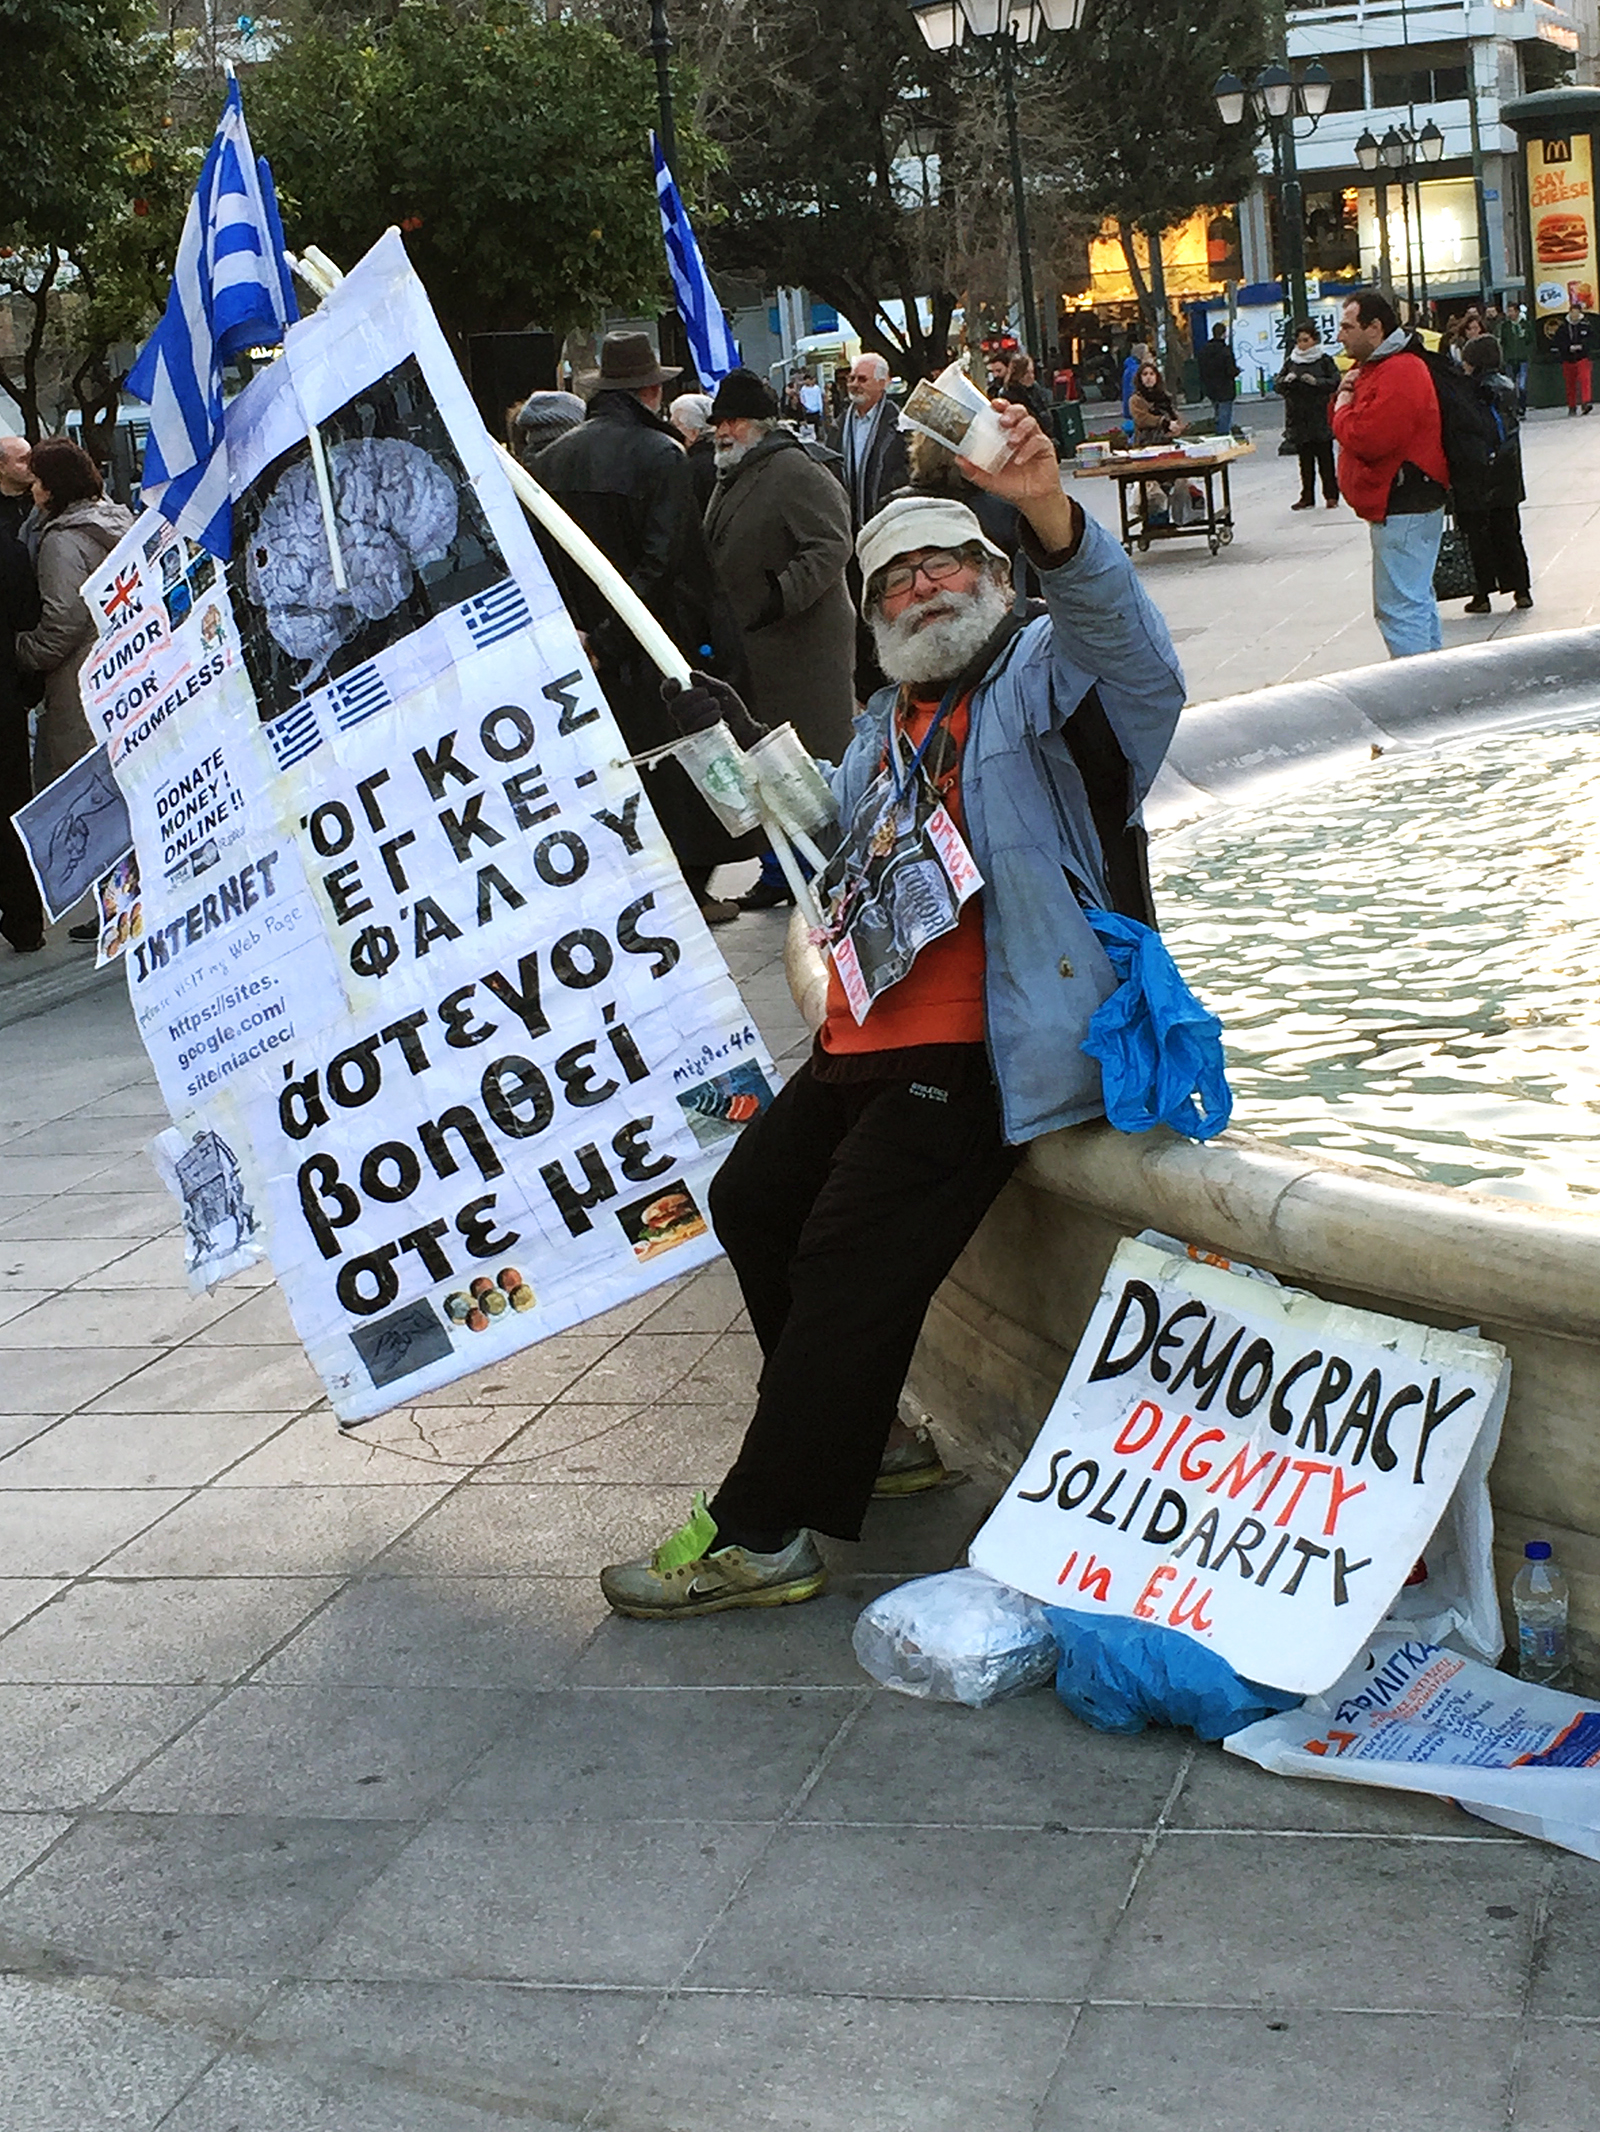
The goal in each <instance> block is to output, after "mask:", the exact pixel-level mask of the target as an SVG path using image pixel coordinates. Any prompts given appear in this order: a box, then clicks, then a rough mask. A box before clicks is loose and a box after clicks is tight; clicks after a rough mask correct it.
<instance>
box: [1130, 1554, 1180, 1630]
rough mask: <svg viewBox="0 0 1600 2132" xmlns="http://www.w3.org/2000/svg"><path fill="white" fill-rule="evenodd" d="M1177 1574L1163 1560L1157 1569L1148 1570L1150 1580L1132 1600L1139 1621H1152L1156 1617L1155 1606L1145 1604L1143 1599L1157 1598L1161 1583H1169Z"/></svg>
mask: <svg viewBox="0 0 1600 2132" xmlns="http://www.w3.org/2000/svg"><path fill="white" fill-rule="evenodd" d="M1177 1574H1178V1572H1177V1571H1176V1570H1175V1569H1174V1568H1173V1566H1172V1564H1171V1563H1170V1562H1163V1563H1162V1565H1161V1567H1160V1568H1159V1569H1153V1570H1152V1571H1151V1572H1150V1582H1149V1583H1148V1584H1147V1585H1146V1586H1145V1588H1144V1590H1143V1591H1142V1592H1141V1593H1140V1594H1139V1596H1138V1598H1137V1599H1135V1601H1134V1602H1133V1611H1134V1612H1135V1613H1136V1614H1137V1615H1138V1617H1139V1619H1140V1620H1141V1621H1154V1620H1155V1619H1156V1618H1157V1616H1156V1610H1155V1608H1154V1607H1153V1606H1146V1605H1145V1601H1146V1600H1147V1599H1159V1598H1160V1597H1161V1587H1162V1585H1163V1584H1170V1583H1171V1582H1172V1580H1173V1579H1174V1578H1175V1577H1176V1576H1177Z"/></svg>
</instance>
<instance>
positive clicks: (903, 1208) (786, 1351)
mask: <svg viewBox="0 0 1600 2132" xmlns="http://www.w3.org/2000/svg"><path fill="white" fill-rule="evenodd" d="M999 416H1000V421H1001V423H1002V425H1003V426H1004V428H1005V429H1006V431H1007V433H1008V437H1009V440H1010V443H1011V446H1012V450H1011V454H1010V457H1009V458H1008V459H1007V460H1006V462H1005V463H1004V464H1003V465H1002V466H1001V467H1000V468H999V469H998V470H997V471H996V472H994V473H984V472H983V471H982V470H981V469H980V468H978V467H977V466H975V465H973V464H972V463H971V462H970V461H967V460H963V461H962V462H961V470H962V472H963V473H964V474H965V475H966V476H967V478H968V479H969V480H970V481H972V482H974V483H976V484H977V485H978V486H979V487H980V488H985V489H988V490H990V491H991V492H992V493H993V494H995V495H997V496H1000V497H1002V498H1005V499H1007V500H1008V501H1010V502H1012V503H1013V504H1015V505H1016V506H1017V509H1018V511H1019V512H1020V514H1021V520H1022V527H1023V534H1022V539H1023V546H1024V549H1025V551H1026V553H1027V554H1028V557H1029V560H1030V561H1031V562H1032V564H1033V566H1034V568H1035V570H1036V571H1037V572H1038V575H1039V581H1040V584H1041V586H1042V588H1043V592H1044V612H1043V613H1042V614H1037V615H1035V616H1034V617H1032V618H1030V617H1028V616H1023V615H1017V614H1015V613H1014V612H1013V610H1012V594H1011V584H1010V572H1009V568H1008V566H1007V563H1006V560H1005V557H1004V556H1003V555H1002V554H1001V553H1000V552H999V550H998V549H996V548H994V547H993V546H992V545H991V544H990V543H989V542H988V541H987V540H986V539H985V538H984V535H983V531H982V529H981V527H980V526H979V524H978V521H977V519H976V518H975V517H974V516H973V514H972V513H971V512H970V511H969V510H968V509H967V508H966V507H965V505H963V504H961V503H959V502H955V501H953V500H951V499H948V498H945V497H938V496H906V497H900V498H897V499H896V500H895V501H893V502H891V503H889V504H888V505H886V506H885V508H884V509H883V510H882V511H881V512H879V514H878V515H877V516H876V517H875V518H874V519H872V520H870V521H869V522H868V524H867V525H865V526H864V527H863V528H862V530H861V534H860V537H859V539H858V541H857V544H856V547H857V554H858V557H859V559H860V563H861V569H862V574H863V578H864V581H865V594H864V602H865V607H866V611H867V613H868V615H869V617H870V619H871V622H872V627H873V632H874V635H875V637H876V640H877V650H878V656H879V658H880V660H881V661H882V663H883V667H884V670H885V672H886V673H887V674H888V675H889V676H890V677H891V684H892V685H891V686H890V687H888V688H886V689H883V690H881V691H880V692H879V693H878V694H877V695H876V696H874V698H873V699H872V701H871V703H870V704H869V705H868V706H867V710H866V712H865V713H864V715H863V716H862V717H861V718H860V719H859V720H858V721H857V727H856V737H855V739H854V740H853V742H852V743H851V746H850V748H849V750H848V752H847V753H846V755H845V758H844V761H843V763H842V764H841V765H840V766H839V768H838V770H837V771H835V772H834V773H833V784H834V791H835V795H836V797H837V799H838V802H839V816H840V820H841V822H842V823H844V824H846V825H847V826H846V829H845V845H844V847H843V849H842V851H841V853H840V855H838V857H836V859H835V862H834V866H833V867H831V868H830V879H831V878H833V877H834V876H835V875H836V874H838V875H839V876H840V877H841V878H843V879H844V880H845V881H846V882H849V881H850V880H852V879H859V878H861V877H862V876H864V874H865V871H866V869H867V867H868V865H869V864H870V862H871V858H872V856H873V854H874V853H879V852H881V851H882V850H883V849H884V848H885V846H886V842H893V841H894V839H895V835H896V834H897V832H896V830H895V829H894V828H893V827H892V826H891V823H893V822H900V821H903V820H904V819H905V810H906V807H907V805H908V804H914V806H915V808H916V810H917V812H918V813H919V815H921V816H923V817H924V818H925V817H926V812H927V810H928V809H929V808H931V807H932V806H933V805H934V804H935V803H938V804H939V805H941V806H942V808H943V809H944V811H945V814H946V815H947V816H948V818H949V820H950V822H952V823H953V824H954V827H955V829H956V830H957V831H959V833H960V834H961V836H962V837H963V838H964V839H965V842H966V845H967V847H968V849H969V851H970V854H971V858H972V860H973V861H974V862H975V864H976V867H977V870H978V873H979V874H980V875H981V886H980V887H979V889H978V891H977V893H976V894H973V895H971V896H970V897H969V899H968V900H967V901H966V902H965V903H963V904H962V905H961V906H960V913H959V918H958V919H956V920H955V921H954V922H953V923H951V924H950V925H949V927H948V929H947V930H945V931H944V932H942V933H941V934H939V936H938V937H936V938H932V939H930V940H928V942H927V944H926V945H924V946H923V947H922V948H921V950H920V952H919V953H917V954H916V955H915V959H914V960H913V961H911V963H910V966H909V968H908V969H906V970H905V972H904V974H903V975H902V976H901V977H900V978H899V980H898V982H896V983H893V984H891V985H889V987H888V989H887V990H884V991H882V992H880V993H879V995H878V996H877V997H876V998H875V999H874V1000H873V1001H872V1003H871V1005H870V1007H869V1008H868V1009H867V1011H866V1013H865V1015H864V1018H863V1019H861V1020H859V1021H858V1020H857V1019H856V1016H855V1014H854V1013H853V1012H852V1010H851V1008H850V1006H849V1005H848V1004H847V1001H846V995H845V992H844V988H843V985H842V983H841V980H840V977H839V974H838V969H837V967H836V968H835V971H834V974H833V976H832V978H831V979H830V985H829V995H828V1008H827V1017H826V1020H825V1022H824V1025H823V1027H822V1029H821V1031H820V1032H819V1035H818V1039H817V1043H816V1046H815V1048H814V1050H813V1052H812V1055H811V1057H810V1058H809V1059H808V1060H807V1061H806V1063H805V1064H804V1065H803V1066H801V1067H800V1069H799V1070H798V1071H797V1072H796V1073H795V1074H794V1075H793V1077H792V1078H791V1079H790V1081H789V1082H788V1084H787V1086H786V1087H785V1088H784V1089H783V1091H782V1092H781V1094H779V1095H778V1097H777V1098H776V1099H775V1101H774V1102H773V1103H772V1104H771V1106H770V1107H769V1108H768V1109H767V1110H766V1111H765V1112H763V1113H762V1115H761V1116H760V1117H759V1118H757V1119H755V1120H754V1121H752V1123H751V1124H750V1125H748V1126H747V1127H746V1128H745V1130H744V1133H743V1136H742V1137H741V1139H740V1140H739V1141H738V1142H737V1144H736V1145H735V1147H734V1149H733V1152H732V1153H731V1154H730V1155H729V1157H728V1159H727V1161H726V1162H725V1163H724V1165H723V1167H722V1170H721V1172H720V1173H719V1175H718V1177H717V1179H716V1181H715V1183H714V1184H713V1186H712V1188H711V1192H710V1207H711V1217H712V1221H713V1224H714V1226H715V1228H716V1232H717V1235H718V1237H719V1239H720V1240H721V1242H722V1244H723V1247H724V1248H725V1250H726V1251H727V1253H728V1256H729V1258H730V1259H731V1260H732V1262H733V1267H734V1271H735V1273H736V1274H737V1276H738V1279H739V1285H740V1288H741V1289H742V1291H743V1294H744V1299H745V1303H746V1306H747V1308H748V1310H749V1313H750V1321H751V1324H752V1325H753V1327H754V1328H755V1333H756V1337H757V1339H758V1340H759V1342H760V1345H761V1351H762V1357H763V1365H762V1371H761V1381H760V1388H759V1392H758V1395H757V1400H756V1409H755V1414H754V1417H753V1418H752V1420H751V1422H750V1425H749V1427H748V1429H747V1430H746V1432H745V1436H744V1441H743V1443H742V1445H741V1446H740V1449H739V1453H738V1456H737V1458H736V1459H735V1461H734V1463H733V1466H732V1468H731V1470H730V1471H729V1472H728V1474H727V1475H726V1477H725V1478H724V1480H723V1482H722V1484H721V1486H720V1488H719V1489H718V1490H717V1492H716V1494H715V1496H714V1498H713V1499H712V1501H711V1502H710V1503H709V1504H707V1502H706V1501H705V1499H704V1497H700V1498H697V1500H696V1502H695V1506H694V1509H693V1512H692V1514H691V1516H690V1518H689V1520H688V1522H687V1523H686V1524H685V1525H684V1526H683V1527H682V1528H680V1530H679V1531H677V1532H675V1533H673V1534H671V1535H670V1536H669V1537H668V1538H667V1539H665V1540H664V1541H663V1542H662V1543H661V1545H660V1546H659V1547H658V1548H657V1549H656V1551H655V1553H654V1554H653V1555H651V1556H648V1557H646V1558H645V1559H643V1560H641V1561H636V1562H627V1563H619V1564H616V1565H613V1566H612V1567H611V1568H609V1569H606V1570H604V1571H603V1572H602V1573H601V1580H600V1581H601V1588H602V1590H603V1591H604V1593H605V1596H606V1598H607V1600H608V1601H609V1602H610V1604H611V1605H612V1606H613V1607H614V1608H615V1609H616V1610H617V1612H619V1613H623V1614H628V1615H632V1616H634V1617H636V1618H639V1619H645V1620H662V1619H673V1618H676V1617H679V1616H683V1615H688V1614H698V1613H718V1612H722V1611H724V1610H725V1609H728V1608H730V1607H746V1606H781V1605H785V1604H787V1603H789V1602H791V1601H794V1600H800V1599H809V1598H812V1597H813V1596H814V1595H815V1594H816V1593H818V1592H820V1591H821V1590H822V1589H823V1586H824V1584H825V1583H826V1581H827V1571H826V1568H825V1566H824V1563H823V1560H822V1556H821V1554H820V1553H819V1552H818V1549H817V1545H816V1540H815V1537H814V1535H815V1534H817V1533H826V1534H831V1535H832V1536H834V1537H835V1538H838V1539H843V1540H853V1539H855V1538H857V1537H858V1535H859V1533H860V1530H861V1520H862V1517H863V1515H864V1514H865V1511H866V1508H867V1505H868V1503H869V1502H870V1501H871V1499H872V1496H873V1494H874V1492H875V1490H881V1491H882V1492H885V1493H891V1492H892V1493H896V1494H904V1493H909V1492H911V1489H912V1488H913V1487H914V1486H915V1485H916V1483H917V1481H918V1479H919V1478H923V1479H926V1478H928V1477H931V1478H932V1479H934V1480H937V1479H938V1478H939V1477H940V1469H939V1468H938V1465H937V1459H936V1456H935V1455H934V1454H933V1452H932V1449H931V1446H925V1447H924V1446H916V1445H907V1444H905V1443H904V1441H903V1440H902V1441H901V1442H900V1443H899V1444H895V1443H894V1441H893V1432H895V1430H896V1428H897V1423H896V1408H897V1404H898V1400H899V1395H900V1391H901V1387H902V1385H903V1383H904V1380H905V1374H906V1371H907V1369H908V1368H909V1366H910V1362H911V1355H912V1350H913V1349H914V1347H915V1346H916V1342H917V1336H918V1334H919V1332H920V1331H921V1327H922V1321H923V1318H924V1316H925V1315H926V1312H927V1308H928V1304H929V1302H930V1300H931V1298H932V1296H933V1292H934V1290H935V1289H936V1288H937V1287H938V1285H939V1283H940V1282H941V1281H942V1280H943V1279H944V1277H945V1275H946V1274H947V1273H948V1272H949V1270H950V1268H951V1266H952V1265H953V1264H954V1262H955V1260H956V1258H957V1256H958V1254H959V1253H960V1251H961V1250H962V1248H963V1246H964V1245H965V1244H966V1242H967V1240H968V1238H969V1237H970V1236H971V1235H972V1233H973V1231H974V1230H975V1229H976V1228H977V1226H978V1223H979V1222H980V1221H981V1220H982V1218H983V1215H984V1213H985V1212H986V1210H987V1209H988V1207H989V1205H990V1203H991V1202H992V1201H993V1199H994V1198H995V1195H996V1194H997V1193H998V1192H999V1190H1000V1189H1001V1187H1002V1185H1003V1184H1004V1183H1005V1181H1006V1179H1007V1178H1008V1177H1009V1176H1010V1174H1011V1172H1012V1169H1013V1168H1014V1167H1015V1165H1016V1162H1017V1160H1018V1158H1019V1156H1020V1154H1021V1151H1022V1149H1023V1148H1024V1147H1025V1146H1026V1145H1027V1143H1028V1142H1029V1141H1031V1140H1034V1139H1036V1138H1038V1136H1039V1135H1040V1134H1042V1133H1048V1132H1051V1131H1054V1130H1055V1129H1056V1128H1057V1127H1059V1126H1065V1125H1075V1124H1078V1123H1079V1122H1081V1121H1082V1120H1084V1119H1087V1118H1093V1117H1095V1116H1098V1115H1099V1114H1100V1111H1101V1108H1102V1105H1101V1092H1100V1079H1099V1068H1098V1067H1097V1066H1096V1065H1095V1064H1094V1062H1093V1061H1092V1060H1090V1059H1089V1058H1088V1057H1087V1056H1086V1055H1085V1054H1084V1053H1083V1051H1082V1050H1081V1049H1080V1048H1079V1047H1080V1045H1081V1044H1082V1041H1083V1038H1084V1036H1085V1034H1086V1033H1087V1031H1088V1026H1089V1021H1090V1017H1091V1016H1092V1015H1093V1013H1094V1012H1095V1009H1096V1008H1097V1007H1098V1006H1099V1005H1100V1003H1101V1002H1102V1001H1103V1000H1105V999H1106V998H1107V997H1109V995H1110V994H1111V992H1112V991H1113V990H1114V989H1115V979H1114V978H1113V976H1112V973H1111V968H1110V965H1109V964H1108V962H1107V960H1106V958H1105V955H1104V953H1103V951H1102V950H1101V948H1100V946H1099V944H1098V942H1097V940H1096V937H1095V935H1094V932H1093V930H1092V928H1091V927H1090V926H1089V924H1088V922H1087V920H1086V918H1085V916H1084V911H1085V908H1086V907H1090V908H1092V907H1110V908H1113V909H1117V910H1121V911H1123V912H1125V913H1127V914H1128V915H1130V916H1133V917H1138V918H1143V919H1145V920H1146V921H1147V922H1148V921H1150V920H1151V918H1152V915H1153V914H1152V910H1151V904H1150V893H1149V886H1148V878H1147V875H1146V872H1145V866H1144V844H1143V833H1142V831H1141V830H1140V829H1139V827H1138V826H1137V825H1138V811H1139V807H1140V804H1141V802H1142V800H1143V798H1144V795H1145V793H1146V792H1147V791H1148V789H1149V787H1150V784H1151V781H1152V779H1153V778H1154V776H1155V773H1156V770H1157V768H1158V766H1159V764H1160V762H1161V758H1162V756H1163V754H1164V753H1165V751H1166V748H1167V744H1168V742H1169V740H1170V738H1171V735H1172V732H1173V728H1174V726H1175V725H1176V722H1177V717H1178V711H1179V708H1180V706H1181V705H1182V702H1183V677H1182V674H1181V673H1180V671H1179V668H1178V662H1177V659H1176V656H1175V655H1174V653H1173V649H1172V644H1171V640H1170V638H1169V637H1168V635H1167V630H1166V626H1165V624H1164V623H1163V622H1162V620H1161V617H1160V616H1159V615H1158V614H1157V612H1156V610H1155V609H1154V607H1153V606H1152V605H1151V603H1150V601H1149V600H1148V599H1147V598H1146V596H1145V594H1144V592H1143V590H1142V588H1141V587H1140V585H1139V583H1138V580H1137V578H1136V577H1135V575H1134V572H1133V570H1132V567H1131V565H1130V564H1129V562H1128V560H1127V558H1126V557H1125V556H1124V555H1123V553H1122V551H1121V549H1120V547H1119V546H1118V545H1117V543H1116V541H1115V540H1113V539H1112V538H1111V536H1110V535H1109V534H1108V533H1107V532H1106V531H1105V530H1104V528H1103V527H1101V526H1099V525H1098V524H1096V523H1095V522H1094V521H1093V520H1092V519H1086V518H1085V517H1084V514H1083V512H1082V511H1081V509H1080V508H1079V506H1078V505H1077V504H1076V503H1074V502H1071V501H1069V499H1068V498H1066V497H1065V496H1064V495H1063V494H1062V491H1061V482H1060V476H1059V472H1058V469H1057V465H1056V457H1055V451H1054V448H1053V446H1052V445H1051V444H1050V442H1049V440H1048V439H1047V438H1046V437H1045V436H1044V434H1043V433H1042V431H1041V430H1040V428H1039V425H1038V424H1037V422H1035V420H1034V419H1033V417H1032V415H1030V414H1029V413H1027V411H1026V410H1025V409H1023V408H1020V407H1005V408H1002V409H1001V410H999ZM674 710H675V714H676V715H677V717H678V719H679V722H680V723H681V724H683V725H684V726H685V727H686V728H688V729H690V730H693V729H695V728H696V727H698V726H701V725H704V724H709V723H710V722H711V721H712V720H713V719H714V718H716V717H718V716H721V717H724V718H727V719H728V721H729V723H730V727H731V728H732V729H733V730H734V733H735V737H736V738H740V737H742V738H743V739H744V740H745V741H746V742H748V741H750V740H751V739H752V738H754V737H756V735H757V734H758V732H759V728H757V727H756V726H755V724H754V721H753V720H751V719H750V717H749V715H748V713H747V712H745V710H744V708H743V706H742V705H741V704H740V703H739V701H738V699H737V697H736V696H734V695H733V692H732V691H731V690H729V689H726V688H725V687H723V685H722V684H720V683H716V682H708V681H705V680H703V679H701V678H700V677H698V676H697V677H696V680H695V683H694V685H693V687H691V688H690V689H688V690H686V691H685V692H684V693H683V694H682V695H680V696H678V697H677V698H676V700H675V703H674ZM874 785H876V786H877V787H878V790H879V793H880V794H881V795H882V805H881V806H874V805H873V804H871V803H869V792H870V791H871V788H873V787H874ZM891 787H893V788H894V789H891ZM891 809H892V810H893V812H892V814H891V811H890V810H891ZM942 833H943V832H942V831H941V835H942ZM836 962H837V958H836ZM902 1437H903V1432H902ZM886 1451H887V1453H888V1459H887V1464H888V1466H889V1467H890V1469H891V1470H890V1471H889V1472H887V1473H886V1472H885V1470H884V1469H885V1464H886V1458H885V1454H886Z"/></svg>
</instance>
